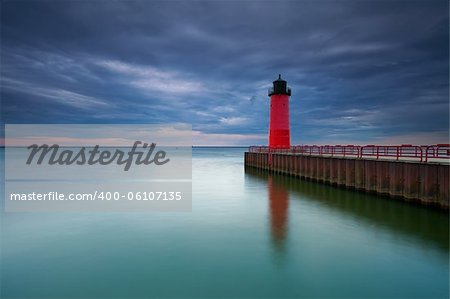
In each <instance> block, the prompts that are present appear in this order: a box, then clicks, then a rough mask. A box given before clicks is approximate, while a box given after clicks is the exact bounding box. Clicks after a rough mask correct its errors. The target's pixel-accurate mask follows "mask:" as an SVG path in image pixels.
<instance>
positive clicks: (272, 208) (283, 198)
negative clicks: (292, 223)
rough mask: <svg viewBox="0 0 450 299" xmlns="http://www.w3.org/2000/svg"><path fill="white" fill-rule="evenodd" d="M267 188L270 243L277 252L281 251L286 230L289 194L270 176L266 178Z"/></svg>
mask: <svg viewBox="0 0 450 299" xmlns="http://www.w3.org/2000/svg"><path fill="white" fill-rule="evenodd" d="M267 188H268V198H269V213H270V229H271V235H272V242H273V244H274V247H275V249H276V250H277V251H283V250H284V243H285V239H286V235H287V229H288V227H287V223H288V208H289V193H288V191H287V190H286V189H285V188H284V187H283V186H282V185H280V184H279V183H277V181H276V180H274V179H273V177H272V175H270V174H269V175H268V178H267Z"/></svg>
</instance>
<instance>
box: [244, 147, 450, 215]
mask: <svg viewBox="0 0 450 299" xmlns="http://www.w3.org/2000/svg"><path fill="white" fill-rule="evenodd" d="M245 166H246V167H254V168H258V169H265V170H268V171H273V172H276V173H281V174H286V175H292V176H296V177H300V178H303V179H308V180H312V181H317V182H322V183H326V184H331V185H336V186H340V187H344V188H349V189H356V190H361V191H365V192H370V193H377V194H380V195H384V196H389V197H393V198H401V199H403V200H406V201H414V202H418V203H422V204H425V205H433V206H438V207H441V208H444V209H448V208H449V189H450V184H449V180H450V177H449V165H448V164H438V163H418V162H406V161H383V160H364V159H351V158H337V157H315V156H306V155H293V154H270V155H269V154H268V153H253V152H246V153H245Z"/></svg>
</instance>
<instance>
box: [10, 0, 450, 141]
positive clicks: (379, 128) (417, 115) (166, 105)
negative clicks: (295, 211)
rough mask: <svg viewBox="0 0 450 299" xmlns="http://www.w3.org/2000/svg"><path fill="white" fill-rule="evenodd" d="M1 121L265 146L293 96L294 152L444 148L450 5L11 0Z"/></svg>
mask: <svg viewBox="0 0 450 299" xmlns="http://www.w3.org/2000/svg"><path fill="white" fill-rule="evenodd" d="M1 30H2V32H1V34H2V36H1V42H2V44H1V47H2V48H1V75H2V77H1V88H2V89H1V96H2V98H1V100H2V105H1V108H2V111H1V112H2V123H88V124H91V123H95V124H99V123H106V124H108V123H125V124H135V123H138V124H139V123H143V124H144V123H145V124H148V123H150V124H153V123H157V124H166V123H189V124H192V126H193V130H194V135H193V136H194V144H196V145H237V144H239V145H249V144H266V143H267V127H268V119H269V98H268V96H267V88H268V87H270V85H271V82H272V81H273V80H274V79H276V77H277V76H278V74H279V73H281V74H282V76H283V77H284V78H285V79H286V80H287V81H288V84H289V85H290V86H291V88H292V97H291V135H292V142H293V143H296V144H311V143H319V144H349V143H360V144H374V143H398V144H401V143H447V142H448V132H449V4H448V1H447V0H442V1H441V0H423V1H408V0H398V1H368V0H358V1H351V0H348V1H327V0H319V1H295V2H294V1H277V2H271V1H226V2H225V1H143V0H142V1H129V0H127V1H106V0H98V1H30V2H27V1H2V2H1Z"/></svg>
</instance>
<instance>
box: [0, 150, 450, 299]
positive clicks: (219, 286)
mask: <svg viewBox="0 0 450 299" xmlns="http://www.w3.org/2000/svg"><path fill="white" fill-rule="evenodd" d="M243 152H244V149H220V148H219V149H194V152H193V211H192V212H191V213H189V212H188V213H162V212H161V213H7V214H4V213H3V214H2V215H1V216H2V218H1V232H2V236H1V249H2V252H1V266H2V269H1V296H0V297H1V298H114V297H116V298H151V297H153V298H163V297H184V298H185V297H194V298H198V297H204V298H215V297H220V298H231V297H233V298H236V297H239V298H243V297H245V298H248V297H255V298H260V297H264V298H283V297H290V298H293V297H295V298H299V297H308V298H312V297H343V298H349V297H354V298H362V297H365V298H367V297H377V298H380V297H383V298H387V297H389V298H392V297H395V298H398V297H402V298H405V297H407V298H411V297H433V298H436V297H438V298H439V297H442V298H447V297H448V290H449V282H448V281H449V217H448V214H447V213H445V212H441V211H437V210H433V209H428V208H424V207H421V206H415V205H410V204H406V203H403V202H398V201H392V200H388V199H384V198H380V197H376V196H372V195H366V194H361V193H357V192H352V191H347V190H340V189H337V188H333V187H329V186H324V185H320V184H316V183H311V182H304V181H299V180H297V179H293V178H289V177H283V176H276V175H269V174H267V173H263V172H258V171H245V170H244V166H243ZM3 162H4V161H2V163H3ZM2 181H3V180H2Z"/></svg>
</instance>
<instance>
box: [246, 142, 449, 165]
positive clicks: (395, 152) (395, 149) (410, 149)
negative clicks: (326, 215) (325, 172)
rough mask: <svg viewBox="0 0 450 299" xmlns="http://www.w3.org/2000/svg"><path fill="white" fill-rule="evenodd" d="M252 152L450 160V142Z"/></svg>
mask: <svg viewBox="0 0 450 299" xmlns="http://www.w3.org/2000/svg"><path fill="white" fill-rule="evenodd" d="M249 151H250V152H256V153H274V154H275V153H289V154H294V155H295V154H299V155H310V156H327V157H353V158H357V159H363V158H369V159H377V160H378V159H380V158H382V159H395V160H400V159H408V160H419V161H420V162H429V161H430V159H431V160H433V161H435V160H436V159H443V160H450V144H435V145H412V144H402V145H373V144H371V145H352V144H349V145H295V146H291V147H290V148H284V149H283V148H269V147H268V146H251V147H250V148H249Z"/></svg>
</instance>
